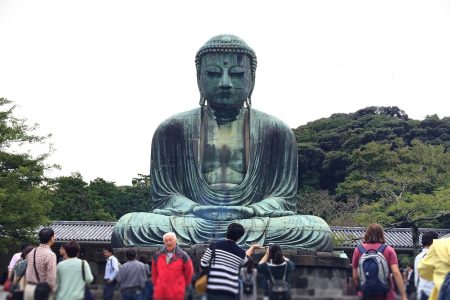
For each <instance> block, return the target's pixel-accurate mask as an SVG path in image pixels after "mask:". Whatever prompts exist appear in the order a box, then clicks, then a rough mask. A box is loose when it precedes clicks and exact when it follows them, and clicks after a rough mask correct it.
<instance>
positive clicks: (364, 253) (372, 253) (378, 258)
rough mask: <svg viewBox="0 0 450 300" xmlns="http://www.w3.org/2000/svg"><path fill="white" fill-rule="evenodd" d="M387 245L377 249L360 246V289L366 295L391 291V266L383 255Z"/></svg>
mask: <svg viewBox="0 0 450 300" xmlns="http://www.w3.org/2000/svg"><path fill="white" fill-rule="evenodd" d="M386 247H387V245H386V244H382V245H381V246H380V247H378V249H376V250H373V249H372V250H366V249H365V248H364V247H363V246H362V245H359V246H358V250H359V252H360V253H361V257H360V258H359V262H358V276H359V290H360V291H361V292H362V293H363V294H364V295H365V296H375V295H384V294H386V293H387V292H388V291H389V266H388V263H387V261H386V258H385V257H384V255H383V251H384V249H386Z"/></svg>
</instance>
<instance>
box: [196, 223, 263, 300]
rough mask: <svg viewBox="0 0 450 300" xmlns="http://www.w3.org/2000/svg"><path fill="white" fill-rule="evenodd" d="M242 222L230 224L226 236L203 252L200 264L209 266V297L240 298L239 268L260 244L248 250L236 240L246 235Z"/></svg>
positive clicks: (205, 267)
mask: <svg viewBox="0 0 450 300" xmlns="http://www.w3.org/2000/svg"><path fill="white" fill-rule="evenodd" d="M244 233H245V230H244V227H243V226H242V225H241V224H238V223H231V224H230V225H228V228H227V234H226V238H225V239H224V240H219V241H217V242H213V243H211V245H209V247H208V249H207V250H206V252H205V253H204V254H203V256H202V258H201V260H200V265H201V267H202V269H207V268H209V275H208V285H207V291H206V293H207V297H208V299H215V300H222V299H223V300H228V299H230V300H231V299H233V300H234V299H239V268H240V267H241V266H242V265H243V264H245V263H246V262H247V256H248V253H251V252H253V249H254V248H255V247H259V246H258V245H253V246H251V247H250V248H249V249H248V250H247V252H246V251H244V250H243V249H242V248H240V247H239V246H238V245H237V244H236V242H237V241H238V240H239V239H240V238H241V237H242V236H243V235H244Z"/></svg>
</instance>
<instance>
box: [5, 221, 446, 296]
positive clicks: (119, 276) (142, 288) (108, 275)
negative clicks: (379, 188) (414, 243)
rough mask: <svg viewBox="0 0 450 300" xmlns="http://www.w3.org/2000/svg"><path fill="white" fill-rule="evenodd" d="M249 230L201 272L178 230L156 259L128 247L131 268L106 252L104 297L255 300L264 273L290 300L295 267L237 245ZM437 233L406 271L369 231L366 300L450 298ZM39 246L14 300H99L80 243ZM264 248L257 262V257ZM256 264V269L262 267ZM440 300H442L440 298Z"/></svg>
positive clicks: (48, 233)
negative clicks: (56, 250) (116, 293)
mask: <svg viewBox="0 0 450 300" xmlns="http://www.w3.org/2000/svg"><path fill="white" fill-rule="evenodd" d="M244 234H245V229H244V228H243V227H242V225H240V224H237V223H232V224H230V225H229V226H228V229H227V233H226V238H225V239H223V240H218V241H214V242H212V243H211V244H210V245H209V246H208V248H207V249H206V251H205V253H204V254H203V256H202V257H201V260H200V270H199V272H197V273H196V274H195V272H194V267H193V263H192V260H191V258H190V257H189V255H188V254H187V253H186V252H185V251H183V250H182V249H181V248H180V247H179V246H178V245H177V237H176V235H175V234H174V233H173V232H168V233H166V234H165V235H164V236H163V244H164V245H163V246H162V247H161V248H160V249H159V250H158V251H157V253H156V254H155V255H154V256H153V258H152V260H151V262H148V260H147V257H140V258H139V259H137V251H136V249H134V248H129V249H127V251H126V253H125V255H126V258H127V262H126V263H124V264H123V265H122V264H120V262H119V261H118V259H117V258H116V257H115V256H114V254H113V249H111V248H105V249H104V250H103V255H104V256H105V258H106V264H105V272H104V278H103V279H104V287H103V299H105V300H110V299H111V300H112V299H114V291H115V290H119V291H120V295H121V299H123V300H147V299H156V300H164V299H170V300H172V299H173V300H177V299H179V300H182V299H186V298H190V297H192V295H194V294H199V293H200V294H201V293H204V296H203V297H204V298H206V299H218V300H221V299H243V300H246V299H249V300H250V299H256V293H257V283H258V281H257V274H259V275H260V276H262V277H263V278H264V280H262V281H261V282H262V283H263V286H262V289H263V290H264V297H265V298H267V299H290V294H291V293H290V282H291V280H290V278H291V277H292V274H293V272H294V264H293V263H292V262H291V261H290V260H289V259H288V258H286V257H285V256H284V255H283V251H282V249H281V247H280V246H279V245H277V244H271V245H269V246H268V247H262V246H260V245H252V246H251V247H250V248H248V249H247V250H244V249H242V248H241V247H240V246H238V244H237V242H238V241H239V240H240V239H241V238H242V237H243V236H244ZM437 237H438V236H437V234H436V233H435V232H426V233H424V234H423V235H422V245H423V250H422V252H421V253H420V254H419V255H417V257H416V258H415V261H414V265H413V264H411V265H409V266H408V267H407V269H406V270H405V272H404V274H403V277H402V273H401V272H400V269H399V263H398V258H397V254H396V252H395V250H394V249H393V248H392V247H391V246H389V245H387V244H386V239H385V236H384V230H383V228H382V227H381V225H379V224H372V225H370V226H369V227H368V228H367V230H366V232H365V235H364V238H363V243H362V244H361V245H359V246H358V247H356V248H355V250H354V253H353V257H352V264H351V265H352V268H353V272H352V274H353V280H354V284H355V286H356V287H357V288H358V294H359V296H360V297H361V298H362V299H374V300H378V299H385V300H394V299H397V296H399V297H400V299H402V300H406V299H410V300H411V299H417V300H426V299H430V300H438V299H439V300H442V299H450V295H449V294H446V293H447V292H449V291H450V275H449V274H450V273H449V272H450V238H442V239H437ZM39 240H40V244H39V246H38V247H33V246H30V245H23V247H22V251H21V252H19V253H16V254H15V255H14V256H13V257H12V259H11V262H10V265H9V268H8V280H9V281H10V282H11V286H10V287H9V290H10V295H9V299H26V300H31V299H38V300H40V299H51V300H53V299H56V300H81V299H94V297H93V296H92V294H91V291H90V289H89V284H91V283H92V282H93V280H94V276H93V274H92V272H91V268H90V266H89V263H87V262H86V261H85V260H82V259H80V258H78V257H79V255H80V245H79V244H78V243H77V242H76V241H71V242H69V243H67V244H66V245H64V246H62V247H61V248H60V249H59V254H60V256H61V260H60V261H59V262H58V263H57V259H56V255H55V253H54V252H53V251H52V250H51V248H50V247H51V246H52V245H53V244H54V242H55V234H54V232H53V230H52V229H51V228H43V229H41V230H40V231H39ZM256 249H264V250H262V251H265V252H264V253H265V254H264V255H263V256H262V258H261V259H260V261H259V262H258V264H256V262H255V259H254V257H255V256H254V252H255V250H256ZM255 264H256V268H255ZM438 297H439V298H438Z"/></svg>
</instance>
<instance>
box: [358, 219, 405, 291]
mask: <svg viewBox="0 0 450 300" xmlns="http://www.w3.org/2000/svg"><path fill="white" fill-rule="evenodd" d="M352 268H353V281H354V283H355V285H356V286H357V287H358V293H359V295H360V296H362V297H363V299H370V300H375V299H376V300H378V299H386V300H394V299H395V298H396V297H395V292H394V284H393V281H392V277H393V279H394V281H395V285H396V286H397V289H398V292H399V293H400V297H401V299H402V300H406V299H407V297H406V292H405V289H404V286H403V279H402V275H401V273H400V270H399V268H398V259H397V254H396V253H395V250H394V249H393V248H392V247H391V246H388V245H386V239H385V237H384V230H383V227H382V226H381V225H379V224H376V223H375V224H371V225H369V227H368V228H367V230H366V233H365V234H364V239H363V243H362V244H361V245H359V246H358V247H356V248H355V251H354V252H353V258H352ZM391 275H392V277H391Z"/></svg>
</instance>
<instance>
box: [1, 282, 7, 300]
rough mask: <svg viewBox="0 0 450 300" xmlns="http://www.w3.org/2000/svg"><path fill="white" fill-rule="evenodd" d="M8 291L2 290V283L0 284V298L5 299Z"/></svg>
mask: <svg viewBox="0 0 450 300" xmlns="http://www.w3.org/2000/svg"><path fill="white" fill-rule="evenodd" d="M7 295H8V293H6V292H4V291H3V285H0V300H5V299H6V296H7Z"/></svg>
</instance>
